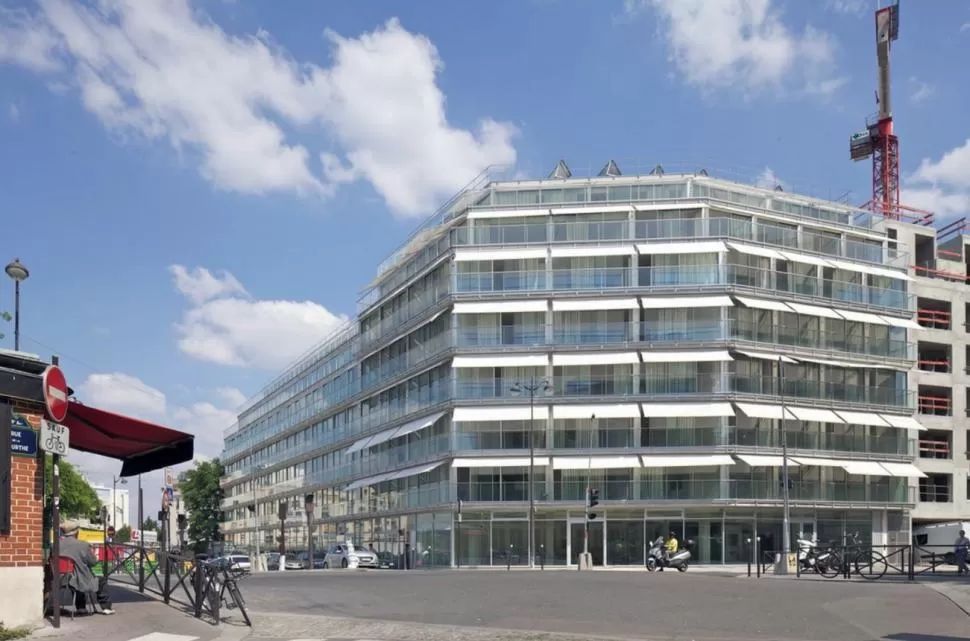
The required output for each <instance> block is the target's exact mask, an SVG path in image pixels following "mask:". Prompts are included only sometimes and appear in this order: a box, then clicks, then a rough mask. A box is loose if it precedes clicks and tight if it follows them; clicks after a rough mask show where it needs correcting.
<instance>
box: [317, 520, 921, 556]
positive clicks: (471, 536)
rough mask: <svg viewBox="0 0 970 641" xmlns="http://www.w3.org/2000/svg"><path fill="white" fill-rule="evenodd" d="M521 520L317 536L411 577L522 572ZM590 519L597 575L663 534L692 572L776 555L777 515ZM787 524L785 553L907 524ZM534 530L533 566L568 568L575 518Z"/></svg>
mask: <svg viewBox="0 0 970 641" xmlns="http://www.w3.org/2000/svg"><path fill="white" fill-rule="evenodd" d="M527 514H528V513H527V512H525V511H522V512H517V511H493V512H485V511H476V512H472V511H467V510H466V511H464V513H463V514H462V515H461V518H460V521H459V519H458V517H457V515H456V514H453V513H450V512H436V513H428V514H412V515H402V516H398V517H394V518H384V519H365V520H357V521H348V522H344V523H340V524H335V525H334V524H332V525H330V526H329V527H327V526H324V527H323V528H322V529H323V531H321V532H319V533H318V537H320V538H321V539H324V538H325V539H330V538H334V539H341V540H342V539H349V540H352V541H354V542H355V543H356V544H357V545H363V546H368V545H373V546H374V548H375V549H376V550H378V551H386V552H388V553H390V554H391V555H392V556H394V557H396V558H403V555H408V556H409V557H410V559H411V561H410V565H411V567H416V568H447V567H455V566H461V567H475V566H477V567H489V566H505V565H507V564H511V565H513V566H523V565H528V563H529V558H528V556H529V553H528V550H529V522H528V515H527ZM597 515H598V518H597V519H596V520H595V521H592V522H591V523H590V531H589V551H590V553H591V554H592V557H593V563H594V564H595V565H598V566H643V565H644V560H645V558H646V554H647V551H648V549H649V547H650V542H651V541H653V540H655V539H656V538H658V537H660V536H664V537H666V536H667V535H668V534H669V533H670V532H674V533H675V534H676V535H677V537H678V538H679V539H680V540H681V542H684V541H688V540H689V541H692V544H691V551H692V553H693V556H694V562H695V563H699V564H737V563H747V561H748V559H749V555H750V554H751V544H750V543H749V541H751V540H752V539H753V538H755V537H760V540H761V550H762V552H763V553H771V552H780V551H781V549H782V545H783V538H784V537H783V525H782V524H783V520H782V510H781V508H758V509H753V508H728V509H718V508H685V509H683V510H678V509H664V510H650V509H648V510H643V509H630V508H607V509H599V510H597ZM790 520H791V537H792V542H793V545H794V541H795V539H796V538H798V537H809V538H811V537H817V539H818V540H819V541H821V542H830V541H841V540H843V537H844V536H846V535H847V534H852V533H855V532H858V533H859V537H860V538H861V539H862V540H863V541H864V542H870V543H872V544H873V545H887V544H894V543H898V542H900V541H902V542H905V541H908V540H909V515H908V513H906V512H905V511H902V510H898V509H894V510H885V509H874V510H861V509H853V510H838V509H832V510H821V509H805V508H798V507H792V509H791V519H790ZM535 528H536V537H535V539H536V554H537V563H538V562H544V563H545V564H546V565H550V566H568V565H575V564H576V563H577V561H578V557H579V554H580V553H581V552H582V551H583V511H582V510H556V509H548V510H544V509H540V510H539V511H538V512H537V514H536V519H535ZM318 540H319V539H318ZM321 542H322V541H321Z"/></svg>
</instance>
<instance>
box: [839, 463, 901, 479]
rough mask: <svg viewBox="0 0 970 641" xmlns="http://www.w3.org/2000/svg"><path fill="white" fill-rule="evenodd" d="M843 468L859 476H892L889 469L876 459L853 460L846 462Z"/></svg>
mask: <svg viewBox="0 0 970 641" xmlns="http://www.w3.org/2000/svg"><path fill="white" fill-rule="evenodd" d="M842 469H843V470H845V471H846V472H847V473H849V474H856V475H858V476H892V474H890V473H889V470H887V469H886V468H884V467H883V466H882V465H880V464H879V463H876V462H875V461H851V462H846V464H845V465H843V466H842Z"/></svg>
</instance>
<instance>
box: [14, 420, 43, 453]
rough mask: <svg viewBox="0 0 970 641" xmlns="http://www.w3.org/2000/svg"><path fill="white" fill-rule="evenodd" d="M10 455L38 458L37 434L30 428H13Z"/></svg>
mask: <svg viewBox="0 0 970 641" xmlns="http://www.w3.org/2000/svg"><path fill="white" fill-rule="evenodd" d="M10 453H11V454H12V455H14V456H37V432H35V431H34V430H32V429H30V428H28V429H22V428H19V427H14V428H11V429H10Z"/></svg>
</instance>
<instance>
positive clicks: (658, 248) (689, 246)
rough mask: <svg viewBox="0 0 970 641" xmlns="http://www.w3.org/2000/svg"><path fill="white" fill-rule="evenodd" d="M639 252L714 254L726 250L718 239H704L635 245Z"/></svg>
mask: <svg viewBox="0 0 970 641" xmlns="http://www.w3.org/2000/svg"><path fill="white" fill-rule="evenodd" d="M637 251H638V252H640V253H641V254H715V253H718V252H724V251H727V247H726V246H725V245H724V243H722V242H721V241H719V240H705V241H699V242H696V243H651V244H649V245H637Z"/></svg>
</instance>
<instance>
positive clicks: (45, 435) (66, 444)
mask: <svg viewBox="0 0 970 641" xmlns="http://www.w3.org/2000/svg"><path fill="white" fill-rule="evenodd" d="M70 447H71V430H69V429H68V428H66V427H64V426H63V425H61V424H60V423H53V422H51V421H48V420H47V419H41V422H40V449H42V450H44V451H45V452H50V453H51V454H60V455H65V454H67V450H68V449H69V448H70Z"/></svg>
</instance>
